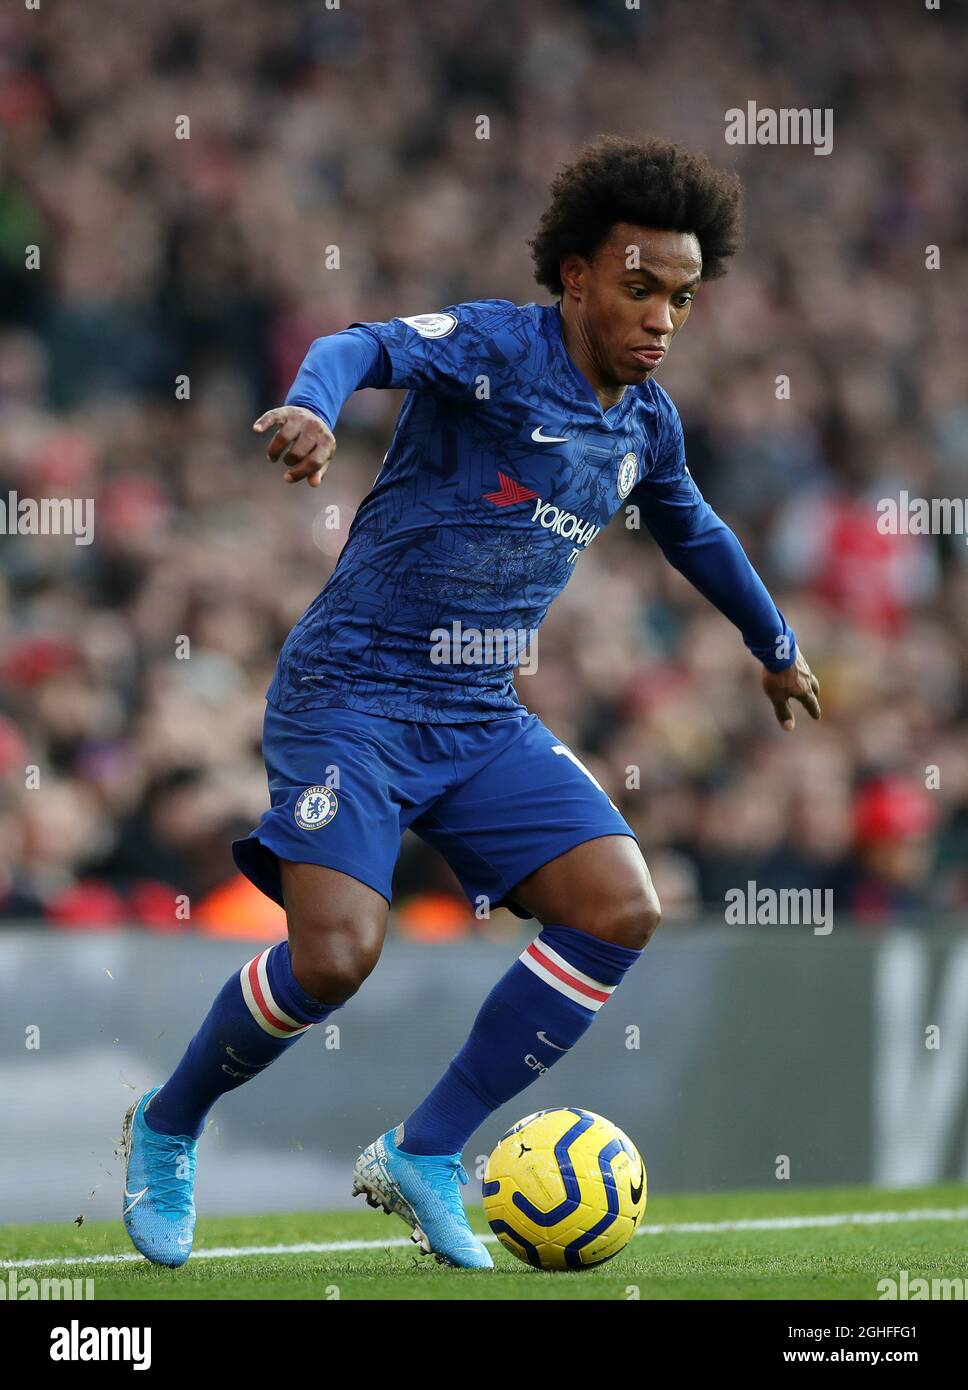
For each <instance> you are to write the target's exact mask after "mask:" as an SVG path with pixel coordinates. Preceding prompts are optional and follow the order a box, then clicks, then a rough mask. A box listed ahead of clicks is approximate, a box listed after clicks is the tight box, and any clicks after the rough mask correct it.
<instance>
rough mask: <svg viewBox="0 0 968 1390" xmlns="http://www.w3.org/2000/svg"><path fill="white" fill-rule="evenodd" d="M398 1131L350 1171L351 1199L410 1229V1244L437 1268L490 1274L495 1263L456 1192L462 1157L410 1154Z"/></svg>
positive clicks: (364, 1154) (370, 1147)
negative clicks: (401, 1145) (400, 1144)
mask: <svg viewBox="0 0 968 1390" xmlns="http://www.w3.org/2000/svg"><path fill="white" fill-rule="evenodd" d="M402 1129H403V1126H402V1125H398V1126H397V1128H396V1130H387V1132H386V1134H384V1135H383V1136H382V1137H381V1138H380V1139H377V1140H375V1141H374V1143H372V1144H368V1145H367V1147H366V1148H365V1149H364V1150H363V1152H362V1153H361V1154H360V1156H359V1158H358V1159H357V1160H356V1167H355V1168H354V1169H353V1192H354V1195H356V1194H362V1195H363V1196H365V1197H366V1200H367V1202H368V1203H369V1204H370V1206H371V1207H382V1208H383V1210H384V1211H385V1212H387V1213H390V1212H393V1213H394V1214H395V1215H396V1216H399V1217H401V1218H402V1219H403V1220H404V1221H405V1222H406V1223H407V1225H408V1226H409V1227H410V1228H411V1234H410V1239H411V1240H412V1241H414V1242H415V1243H416V1244H417V1245H419V1246H420V1249H421V1250H422V1251H423V1253H424V1254H425V1255H433V1256H435V1258H436V1259H437V1261H438V1263H439V1264H447V1265H455V1266H457V1267H458V1268H460V1269H491V1268H492V1267H493V1265H494V1261H493V1260H492V1259H491V1256H490V1253H489V1252H488V1251H487V1249H486V1248H485V1247H484V1246H483V1245H482V1244H481V1242H480V1241H479V1240H478V1238H477V1236H475V1235H474V1233H473V1231H472V1230H471V1228H470V1226H469V1225H468V1224H467V1213H466V1212H465V1211H464V1203H463V1202H462V1201H461V1196H460V1186H459V1185H458V1184H464V1183H466V1182H467V1174H466V1173H465V1172H464V1167H463V1164H462V1163H461V1161H460V1154H444V1155H443V1156H437V1155H436V1154H433V1155H429V1156H427V1155H424V1154H408V1153H404V1152H403V1150H402V1149H398V1148H397V1146H396V1143H395V1142H394V1140H395V1139H397V1138H402V1137H403V1135H402Z"/></svg>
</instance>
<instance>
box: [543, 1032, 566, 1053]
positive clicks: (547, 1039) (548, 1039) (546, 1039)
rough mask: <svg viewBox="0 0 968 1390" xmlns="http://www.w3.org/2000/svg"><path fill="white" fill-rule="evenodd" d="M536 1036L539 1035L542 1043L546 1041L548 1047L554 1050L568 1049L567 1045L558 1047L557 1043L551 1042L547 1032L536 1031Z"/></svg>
mask: <svg viewBox="0 0 968 1390" xmlns="http://www.w3.org/2000/svg"><path fill="white" fill-rule="evenodd" d="M536 1036H537V1037H539V1038H540V1039H541V1041H542V1042H543V1043H547V1044H548V1046H549V1047H553V1048H554V1050H555V1051H556V1052H567V1051H568V1049H567V1047H559V1046H558V1044H557V1043H553V1042H552V1041H551V1039H550V1038H549V1037H548V1035H547V1033H538V1034H537V1035H536Z"/></svg>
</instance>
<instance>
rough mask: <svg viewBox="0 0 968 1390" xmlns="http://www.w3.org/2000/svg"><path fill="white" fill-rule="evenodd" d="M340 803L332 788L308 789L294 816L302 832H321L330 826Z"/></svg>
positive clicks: (301, 798) (298, 802) (300, 799)
mask: <svg viewBox="0 0 968 1390" xmlns="http://www.w3.org/2000/svg"><path fill="white" fill-rule="evenodd" d="M338 806H339V802H338V801H337V800H336V793H335V792H334V791H333V789H332V787H307V788H306V790H305V791H304V792H302V793H301V794H300V797H299V800H298V801H297V802H296V806H295V809H294V810H293V815H294V816H295V818H296V824H297V825H298V826H299V827H300V828H301V829H302V830H319V829H320V828H321V827H322V826H324V825H329V823H330V821H331V820H332V819H333V817H334V816H335V815H336V811H337V808H338Z"/></svg>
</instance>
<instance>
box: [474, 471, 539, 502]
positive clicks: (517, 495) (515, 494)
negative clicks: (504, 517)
mask: <svg viewBox="0 0 968 1390" xmlns="http://www.w3.org/2000/svg"><path fill="white" fill-rule="evenodd" d="M497 480H498V490H497V492H485V494H484V501H485V502H493V503H494V505H495V507H510V506H512V505H513V503H515V502H533V501H534V499H535V498H536V497H537V495H538V494H537V493H536V492H535V490H534V488H530V487H522V486H521V484H520V483H516V482H515V481H514V479H513V478H509V477H508V475H507V474H506V473H498V475H497Z"/></svg>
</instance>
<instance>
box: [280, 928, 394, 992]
mask: <svg viewBox="0 0 968 1390" xmlns="http://www.w3.org/2000/svg"><path fill="white" fill-rule="evenodd" d="M289 947H290V951H291V953H292V973H293V974H294V975H295V977H296V979H297V980H298V982H299V984H300V985H302V987H303V989H304V990H305V991H306V993H307V994H311V995H312V997H313V998H314V999H318V1000H319V1002H320V1003H322V1004H344V1003H345V1002H346V1000H347V999H351V998H352V996H353V995H354V994H355V993H356V991H357V990H358V989H359V988H360V986H361V985H362V983H363V981H364V980H365V979H366V977H367V976H368V975H369V974H370V972H371V971H372V969H373V967H374V966H375V965H376V963H377V961H378V960H379V958H380V942H379V940H378V939H377V938H376V937H375V935H373V934H367V933H362V932H360V931H359V930H358V929H357V928H356V925H355V924H346V926H345V928H344V929H342V930H341V929H340V924H339V923H330V922H327V923H325V924H320V929H318V930H310V931H306V930H305V924H303V928H302V929H301V930H296V931H294V930H293V928H292V923H291V922H290V935H289Z"/></svg>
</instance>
